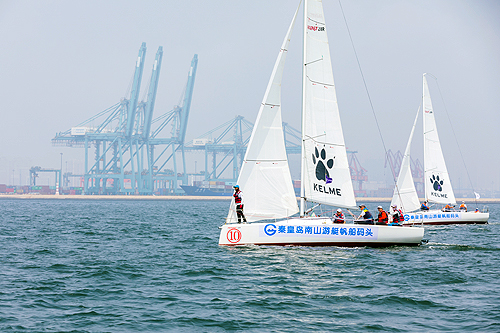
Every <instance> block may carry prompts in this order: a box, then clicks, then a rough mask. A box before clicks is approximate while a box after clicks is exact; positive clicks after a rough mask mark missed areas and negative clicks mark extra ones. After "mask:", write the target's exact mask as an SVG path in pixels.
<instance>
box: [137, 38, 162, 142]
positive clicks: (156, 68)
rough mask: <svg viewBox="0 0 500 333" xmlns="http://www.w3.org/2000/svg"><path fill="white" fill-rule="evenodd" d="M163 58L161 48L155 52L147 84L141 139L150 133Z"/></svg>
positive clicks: (147, 136) (146, 137)
mask: <svg viewBox="0 0 500 333" xmlns="http://www.w3.org/2000/svg"><path fill="white" fill-rule="evenodd" d="M162 58H163V47H161V46H160V47H159V48H158V51H157V52H156V58H155V62H154V64H153V73H152V74H151V82H150V84H149V91H148V100H147V104H146V109H145V112H144V128H143V130H142V137H143V139H148V138H149V133H150V131H151V120H152V119H153V109H154V107H155V100H156V91H157V90H158V80H159V78H160V69H161V61H162Z"/></svg>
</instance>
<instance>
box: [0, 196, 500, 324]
mask: <svg viewBox="0 0 500 333" xmlns="http://www.w3.org/2000/svg"><path fill="white" fill-rule="evenodd" d="M227 207H228V202H227V201H198V202H186V201H160V202H154V201H101V202H98V201H86V200H81V201H80V200H78V201H52V200H29V201H28V200H26V201H24V200H23V201H21V200H9V199H7V200H0V331H1V332H53V331H61V332H138V331H140V332H148V331H149V332H158V331H172V332H192V331H196V332H225V331H229V332H230V331H244V332H270V331H272V332H301V331H302V332H303V331H315V332H322V331H323V332H328V331H341V332H360V331H370V332H371V331H383V332H429V331H450V332H464V331H478V332H499V331H500V282H499V281H500V265H499V263H500V260H499V255H500V246H499V241H498V240H499V236H500V220H499V218H498V217H497V216H498V214H499V213H500V205H490V212H491V215H492V217H491V219H490V224H488V225H469V226H444V227H430V228H427V229H426V235H425V238H427V239H429V243H428V244H426V245H423V246H420V247H391V248H384V249H371V248H354V249H352V248H335V247H320V248H307V247H256V246H250V247H233V248H229V247H219V246H218V245H217V243H218V236H219V229H218V228H217V227H218V226H219V225H220V224H221V223H222V221H223V217H225V215H226V212H227Z"/></svg>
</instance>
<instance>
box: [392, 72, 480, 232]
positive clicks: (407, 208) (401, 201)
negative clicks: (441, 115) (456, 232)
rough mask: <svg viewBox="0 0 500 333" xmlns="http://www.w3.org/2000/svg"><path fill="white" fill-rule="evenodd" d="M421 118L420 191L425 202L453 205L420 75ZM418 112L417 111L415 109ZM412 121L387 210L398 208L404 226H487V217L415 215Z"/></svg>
mask: <svg viewBox="0 0 500 333" xmlns="http://www.w3.org/2000/svg"><path fill="white" fill-rule="evenodd" d="M422 111H423V112H422V117H423V137H424V184H425V185H424V188H425V200H426V201H427V202H431V203H434V204H441V205H445V204H446V205H448V204H449V205H451V206H453V205H456V199H455V194H454V192H453V188H452V186H451V180H450V177H449V174H448V169H447V168H446V162H445V159H444V155H443V151H442V149H441V143H440V141H439V136H438V132H437V126H436V120H435V112H434V108H433V107H432V101H431V96H430V93H429V85H428V84H427V78H426V74H424V75H423V95H422ZM419 112H420V109H419ZM419 112H418V113H417V117H416V118H415V122H414V124H413V128H412V130H411V134H410V138H409V140H408V144H407V146H406V150H405V155H404V157H403V162H402V163H401V170H400V173H399V176H398V180H397V183H396V187H395V188H394V195H393V198H392V202H391V206H392V205H398V206H399V207H402V209H403V212H405V215H404V216H405V224H414V223H423V224H471V223H477V224H480V223H488V218H489V213H485V212H464V211H445V212H443V211H441V210H436V209H433V210H429V211H422V212H419V213H411V212H413V211H416V210H417V209H418V208H419V207H420V205H419V201H418V196H417V191H416V189H415V185H414V183H413V178H412V175H411V170H410V145H411V142H412V139H413V132H414V130H415V125H416V122H417V118H418V114H419Z"/></svg>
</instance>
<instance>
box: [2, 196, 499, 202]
mask: <svg viewBox="0 0 500 333" xmlns="http://www.w3.org/2000/svg"><path fill="white" fill-rule="evenodd" d="M1 199H17V200H23V199H24V200H31V199H44V200H187V201H189V200H230V199H232V197H231V196H213V197H212V196H188V195H178V196H174V195H171V196H168V195H71V194H68V195H53V194H0V200H1ZM391 199H392V198H374V197H370V198H369V197H359V198H356V201H357V202H358V204H360V203H363V202H365V203H377V202H390V201H391ZM423 200H424V199H420V201H423ZM456 200H457V203H459V202H462V201H465V202H466V203H468V204H469V203H470V204H473V203H475V202H476V200H474V199H472V198H457V199H456ZM477 202H478V203H480V204H487V203H500V198H481V199H478V200H477Z"/></svg>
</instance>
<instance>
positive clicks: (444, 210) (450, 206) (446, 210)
mask: <svg viewBox="0 0 500 333" xmlns="http://www.w3.org/2000/svg"><path fill="white" fill-rule="evenodd" d="M452 210H453V205H452V204H451V203H450V204H447V205H446V206H444V207H443V212H451V211H452Z"/></svg>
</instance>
